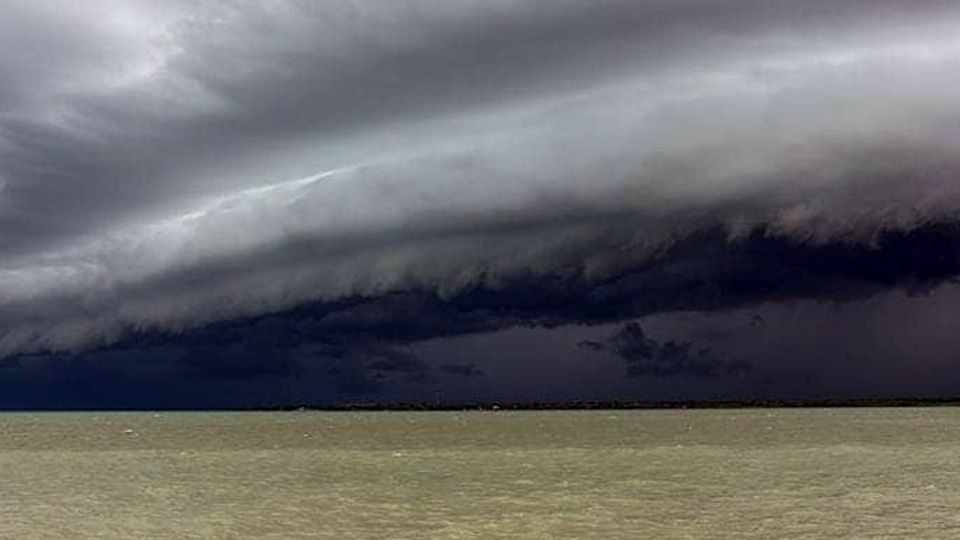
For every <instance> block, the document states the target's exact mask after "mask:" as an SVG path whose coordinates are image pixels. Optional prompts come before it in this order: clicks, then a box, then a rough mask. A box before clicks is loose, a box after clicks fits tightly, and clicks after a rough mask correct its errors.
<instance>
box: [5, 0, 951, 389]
mask: <svg viewBox="0 0 960 540" xmlns="http://www.w3.org/2000/svg"><path fill="white" fill-rule="evenodd" d="M5 10H7V11H9V12H10V13H9V14H8V15H5V16H4V17H3V18H2V19H0V50H3V51H5V52H3V53H2V54H0V356H9V355H18V354H25V353H38V352H44V351H74V350H80V349H84V348H89V347H104V346H123V344H124V343H137V342H139V341H137V340H143V339H150V338H149V335H150V334H157V335H163V336H165V339H171V340H177V339H180V340H183V339H188V338H187V337H184V336H185V335H186V334H189V333H191V332H196V333H198V334H197V335H206V336H208V337H209V335H211V334H210V333H211V332H220V333H223V332H227V333H229V332H232V330H229V329H230V328H234V327H236V326H237V325H241V324H246V323H248V322H249V321H251V320H259V319H264V318H270V319H275V320H280V321H287V322H286V323H284V324H287V325H288V328H287V332H285V333H284V335H295V336H300V338H298V339H303V340H319V341H324V342H326V343H327V345H328V346H330V344H335V345H336V346H337V347H342V348H347V349H350V348H351V347H352V348H356V349H362V350H365V351H369V350H371V349H370V347H372V346H373V345H371V343H373V342H376V343H377V345H376V347H380V346H381V345H384V344H386V345H389V344H396V343H409V342H412V341H417V340H424V339H429V338H431V337H436V336H441V335H456V334H460V333H469V332H479V331H490V330H496V329H502V328H506V327H510V326H516V325H521V326H523V325H526V326H536V325H547V326H550V325H558V324H566V323H588V324H589V323H599V322H615V321H620V320H626V319H629V318H633V317H637V316H641V315H645V314H651V313H657V312H660V311H673V310H688V309H694V310H706V309H720V308H724V307H734V306H742V305H748V304H751V303H761V302H765V301H776V300H783V299H789V298H831V299H844V298H861V297H864V296H869V295H872V294H876V293H877V292H880V291H883V290H888V289H891V288H897V287H907V288H911V289H916V288H923V287H925V286H930V285H933V284H937V283H941V282H944V281H947V280H950V279H953V278H954V277H955V276H956V275H957V273H958V272H960V219H958V217H960V181H958V179H957V177H956V175H957V171H960V127H958V126H960V86H958V85H957V84H956V80H955V79H956V75H955V74H956V73H958V72H960V38H958V37H957V36H958V35H960V33H958V30H960V5H957V4H956V3H954V2H945V1H932V0H929V1H917V2H911V3H910V4H909V6H907V5H905V4H904V3H903V2H899V1H892V0H890V1H883V0H880V1H870V2H868V1H846V2H835V1H829V2H828V1H825V0H824V1H820V0H813V1H809V2H802V3H798V2H771V1H766V0H763V1H762V0H726V1H723V2H716V1H710V2H707V1H700V0H680V1H677V0H671V1H666V0H662V1H661V0H644V1H635V0H630V1H626V0H624V1H620V0H599V1H594V2H581V1H565V0H549V1H547V0H532V1H527V2H522V3H517V2H513V1H507V0H502V1H501V0H492V1H491V0H482V1H481V0H477V1H472V0H471V1H466V2H455V3H449V4H445V5H442V6H437V5H436V3H434V2H422V1H415V0H408V1H397V0H389V1H387V0H382V1H377V0H366V1H363V2H353V3H344V2H271V3H269V4H262V5H256V4H252V3H247V2H138V1H132V2H129V1H124V2H114V1H108V0H98V1H93V2H84V3H82V4H77V5H72V4H71V5H67V4H64V3H59V2H44V1H41V2H30V3H23V4H17V5H11V6H7V7H6V8H5ZM291 321H292V322H291ZM211 328H212V329H213V330H211ZM205 329H206V330H205ZM289 332H293V334H289ZM211 339H212V338H211ZM376 350H381V349H376ZM391 354H393V353H389V354H388V353H384V354H383V355H380V356H390V355H391ZM449 371H450V372H451V373H461V372H462V373H463V374H464V375H469V374H472V373H473V372H472V370H467V369H466V368H463V369H461V368H459V367H458V368H457V369H456V370H454V369H452V368H451V369H450V370H449Z"/></svg>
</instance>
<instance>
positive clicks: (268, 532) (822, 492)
mask: <svg viewBox="0 0 960 540" xmlns="http://www.w3.org/2000/svg"><path fill="white" fill-rule="evenodd" d="M837 537H851V538H958V537H960V409H955V408H916V409H808V410H733V411H731V410H720V411H718V410H714V411H706V410H701V411H594V412H486V413H483V412H468V413H452V412H437V413H398V412H391V413H319V412H318V413H313V412H305V413H160V414H153V413H39V414H26V413H15V414H0V538H11V539H29V538H70V539H75V538H123V539H129V538H178V539H179V538H283V539H288V538H330V539H352V538H364V539H368V538H369V539H380V538H382V539H407V538H409V539H421V538H457V539H484V540H486V539H497V538H567V539H604V540H608V539H620V538H623V539H627V538H629V539H637V538H763V539H768V538H837Z"/></svg>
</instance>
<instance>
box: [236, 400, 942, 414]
mask: <svg viewBox="0 0 960 540" xmlns="http://www.w3.org/2000/svg"><path fill="white" fill-rule="evenodd" d="M950 406H953V407H956V406H960V397H951V398H852V399H757V400H677V401H669V400H665V401H573V402H560V403H557V402H518V403H492V402H491V403H460V404H430V403H392V404H383V403H350V404H338V405H288V406H278V407H258V408H250V409H241V410H249V411H329V412H337V411H346V412H349V411H409V412H415V411H579V410H583V411H589V410H683V409H802V408H852V407H865V408H866V407H950Z"/></svg>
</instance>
